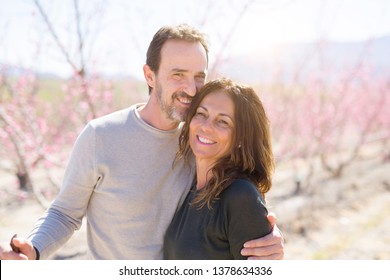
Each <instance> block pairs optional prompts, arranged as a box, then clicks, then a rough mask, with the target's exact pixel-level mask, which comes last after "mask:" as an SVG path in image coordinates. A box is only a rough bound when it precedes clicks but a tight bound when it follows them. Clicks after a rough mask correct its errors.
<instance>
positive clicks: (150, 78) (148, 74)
mask: <svg viewBox="0 0 390 280" xmlns="http://www.w3.org/2000/svg"><path fill="white" fill-rule="evenodd" d="M144 76H145V80H146V82H147V84H148V85H149V87H151V88H155V83H156V75H155V74H154V71H153V70H152V69H150V67H149V65H147V64H145V65H144Z"/></svg>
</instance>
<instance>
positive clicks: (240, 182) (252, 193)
mask: <svg viewBox="0 0 390 280" xmlns="http://www.w3.org/2000/svg"><path fill="white" fill-rule="evenodd" d="M221 198H222V199H224V200H231V199H234V200H235V201H240V200H241V201H247V200H248V199H255V200H257V199H258V198H260V200H261V201H262V202H263V203H264V201H263V199H262V196H261V194H260V192H259V190H258V189H257V188H256V185H255V184H254V183H253V182H251V181H250V180H248V179H235V180H234V181H233V182H232V183H231V184H230V185H229V186H228V187H227V188H226V189H225V190H224V191H223V193H222V195H221Z"/></svg>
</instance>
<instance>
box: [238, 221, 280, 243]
mask: <svg viewBox="0 0 390 280" xmlns="http://www.w3.org/2000/svg"><path fill="white" fill-rule="evenodd" d="M275 244H280V245H283V237H282V234H281V232H280V230H279V228H278V227H277V226H274V228H273V230H272V232H271V233H269V234H267V235H266V236H264V237H261V238H258V239H254V240H250V241H247V242H245V243H244V248H255V247H264V246H271V245H275Z"/></svg>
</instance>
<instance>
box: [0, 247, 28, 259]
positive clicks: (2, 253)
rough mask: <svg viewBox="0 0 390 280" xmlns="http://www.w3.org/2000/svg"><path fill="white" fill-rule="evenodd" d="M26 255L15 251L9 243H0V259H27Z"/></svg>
mask: <svg viewBox="0 0 390 280" xmlns="http://www.w3.org/2000/svg"><path fill="white" fill-rule="evenodd" d="M27 259H28V258H27V256H26V255H24V254H22V253H16V252H14V251H13V250H12V248H11V246H10V245H9V244H1V245H0V260H27Z"/></svg>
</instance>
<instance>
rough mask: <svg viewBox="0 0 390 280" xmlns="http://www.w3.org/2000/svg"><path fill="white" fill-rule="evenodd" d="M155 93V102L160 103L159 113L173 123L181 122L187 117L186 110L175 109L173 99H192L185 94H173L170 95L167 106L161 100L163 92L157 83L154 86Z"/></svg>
mask: <svg viewBox="0 0 390 280" xmlns="http://www.w3.org/2000/svg"><path fill="white" fill-rule="evenodd" d="M156 93H157V100H158V101H159V103H160V108H161V111H162V112H164V113H165V114H166V116H167V118H168V119H170V120H172V121H175V122H183V121H184V120H185V118H186V116H187V109H185V108H177V107H176V106H175V104H174V102H175V99H177V98H178V97H183V98H190V99H192V97H190V96H189V95H188V94H186V93H185V92H175V93H174V94H173V95H172V101H171V103H170V104H168V103H167V102H164V101H163V100H162V94H163V90H162V88H161V86H160V84H159V83H157V85H156Z"/></svg>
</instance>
